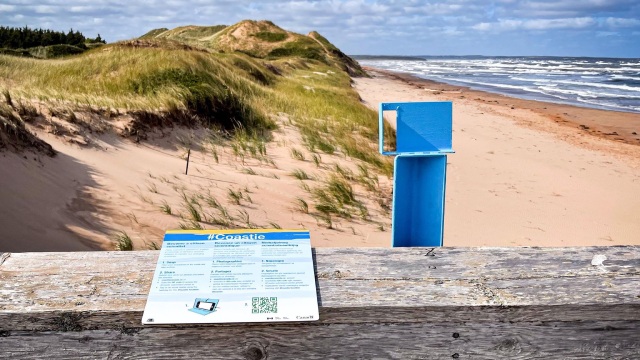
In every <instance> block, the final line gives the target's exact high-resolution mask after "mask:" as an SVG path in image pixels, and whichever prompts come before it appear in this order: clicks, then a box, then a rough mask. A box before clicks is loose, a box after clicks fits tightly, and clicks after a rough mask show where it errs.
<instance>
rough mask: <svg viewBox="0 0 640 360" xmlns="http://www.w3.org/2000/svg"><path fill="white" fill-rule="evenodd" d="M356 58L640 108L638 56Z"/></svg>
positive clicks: (485, 86)
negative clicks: (613, 57) (633, 57)
mask: <svg viewBox="0 0 640 360" xmlns="http://www.w3.org/2000/svg"><path fill="white" fill-rule="evenodd" d="M355 58H356V59H357V60H358V62H359V63H360V64H361V65H365V66H371V67H376V68H380V69H386V70H393V71H399V72H406V73H410V74H413V75H416V76H418V77H421V78H424V79H429V80H434V81H439V82H443V83H448V84H453V85H462V86H467V87H470V88H472V89H478V90H484V91H489V92H494V93H500V94H504V95H508V96H513V97H518V98H524V99H531V100H541V101H549V102H557V103H564V104H572V105H577V106H583V107H593V108H598V109H606V110H617V111H626V112H635V113H640V59H611V58H569V57H567V58H565V57H420V58H411V59H401V58H398V59H394V58H388V57H387V58H376V57H366V58H365V57H355Z"/></svg>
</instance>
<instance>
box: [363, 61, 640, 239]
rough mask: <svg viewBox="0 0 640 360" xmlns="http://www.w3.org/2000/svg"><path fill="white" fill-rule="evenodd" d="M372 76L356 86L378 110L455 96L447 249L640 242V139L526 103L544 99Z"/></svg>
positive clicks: (446, 229)
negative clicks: (597, 131)
mask: <svg viewBox="0 0 640 360" xmlns="http://www.w3.org/2000/svg"><path fill="white" fill-rule="evenodd" d="M372 74H373V75H374V77H373V78H371V79H367V78H358V79H355V87H356V89H357V90H358V92H359V93H360V96H361V97H362V99H363V101H365V102H366V103H367V105H369V106H370V107H372V108H374V109H377V106H378V104H379V103H380V102H396V101H443V100H452V101H453V109H454V110H453V148H454V150H456V154H453V155H450V156H449V158H448V162H449V166H448V173H447V194H446V207H445V235H444V237H445V238H444V244H445V246H574V245H578V246H587V245H617V244H636V245H637V244H640V146H637V145H628V144H623V143H620V142H615V141H611V140H607V139H602V138H599V137H596V136H591V135H588V134H584V133H580V131H579V130H576V129H575V128H570V127H567V126H563V125H560V124H558V123H554V122H553V121H551V120H550V119H549V118H548V117H545V116H544V115H542V114H539V113H536V112H534V111H531V110H528V109H527V103H530V104H534V103H535V104H537V105H540V103H536V102H531V101H524V100H517V101H513V102H517V104H518V106H517V108H513V107H511V106H509V107H505V106H498V105H494V104H491V103H490V102H489V101H487V99H489V98H491V99H493V98H495V97H496V96H494V95H490V94H484V93H481V92H477V91H467V89H461V90H458V91H444V92H441V91H435V90H436V89H437V87H433V85H434V84H431V85H432V87H431V89H430V88H429V84H426V85H425V84H421V86H416V84H415V83H413V84H410V83H407V82H406V81H400V80H398V79H392V78H390V77H389V76H387V75H385V74H383V73H379V72H373V73H372ZM435 85H437V84H435ZM506 99H508V98H506ZM510 101H511V100H510ZM553 106H554V105H553V104H547V105H545V109H547V107H548V108H549V109H551V108H553ZM576 111H581V110H580V109H577V110H576ZM566 115H567V116H570V115H571V114H566ZM613 115H615V113H614V114H613Z"/></svg>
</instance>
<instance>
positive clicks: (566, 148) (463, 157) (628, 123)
mask: <svg viewBox="0 0 640 360" xmlns="http://www.w3.org/2000/svg"><path fill="white" fill-rule="evenodd" d="M371 74H372V75H373V76H372V77H371V78H355V79H354V82H355V85H354V86H355V88H356V89H357V91H358V92H359V94H360V96H361V98H362V99H363V101H364V102H365V104H366V105H368V106H370V107H372V108H374V109H377V106H378V103H379V102H384V101H387V102H392V101H440V100H450V101H453V108H454V118H453V126H454V127H453V128H454V132H453V147H454V149H455V150H456V153H455V154H453V155H450V156H449V158H448V162H449V166H448V177H447V195H446V216H445V239H444V244H445V246H574V245H585V246H586V245H617V244H640V220H639V219H640V196H638V194H640V146H638V145H637V144H636V142H637V141H638V139H636V138H634V135H632V133H633V132H636V131H638V132H640V126H638V124H640V115H639V114H625V113H616V112H610V111H599V110H589V109H583V108H576V107H571V106H565V105H555V104H548V103H541V102H535V101H525V100H517V99H512V98H507V97H504V96H500V95H493V94H489V93H483V92H478V91H472V90H469V89H465V88H460V87H455V86H449V85H444V84H438V83H433V82H429V81H423V80H419V79H415V78H411V77H408V76H406V75H394V74H390V73H383V72H379V71H371ZM607 119H608V120H607ZM278 124H279V127H280V128H279V130H277V131H276V132H275V133H274V139H273V141H272V142H270V143H269V144H267V147H266V151H267V154H268V155H269V159H270V161H272V163H268V162H265V161H258V160H256V159H255V158H250V157H246V158H239V157H238V156H237V155H234V153H233V151H232V149H231V148H230V147H229V146H228V145H227V146H223V145H220V146H218V147H215V148H212V147H211V146H198V145H194V144H198V143H201V141H200V140H201V139H202V136H203V135H202V130H196V129H174V130H166V131H157V132H156V133H153V134H150V136H149V140H148V141H143V142H141V143H139V144H136V143H134V142H133V141H131V140H129V139H123V138H121V137H119V136H117V135H115V134H112V135H108V134H106V135H95V134H88V135H87V136H88V137H89V138H90V139H89V140H90V141H89V143H90V144H91V145H90V146H87V145H86V144H84V143H78V142H77V141H76V140H77V139H76V138H77V137H71V138H69V137H65V136H54V135H52V134H50V133H48V132H47V131H43V130H42V129H38V128H32V129H31V130H32V131H34V132H36V133H37V134H38V136H39V137H41V138H42V139H43V140H45V141H47V142H48V143H49V144H51V145H52V146H53V147H54V148H55V149H56V150H57V151H58V152H59V154H58V156H56V157H55V158H48V157H46V156H42V155H36V154H33V153H30V152H27V153H24V154H15V153H11V152H7V151H4V152H2V153H0V167H1V168H2V169H3V170H2V173H3V175H2V176H3V178H2V186H1V187H0V199H2V202H3V205H2V207H0V229H2V230H1V235H2V236H0V250H2V251H74V250H113V249H114V236H115V235H117V234H121V233H122V232H125V233H127V234H128V235H129V236H130V237H131V238H132V240H133V243H134V248H135V249H138V250H144V249H148V248H151V247H153V246H154V245H159V244H160V243H161V239H162V236H163V234H164V232H165V231H166V230H167V229H175V228H178V227H179V226H180V224H182V223H185V222H186V221H187V220H185V219H188V218H189V214H188V209H187V208H186V201H190V202H192V203H194V204H198V205H197V206H198V207H199V209H200V212H201V216H203V217H204V218H205V220H206V222H207V223H211V222H215V221H220V219H221V218H222V217H225V216H226V219H227V220H229V221H233V222H234V224H235V225H234V226H241V227H275V226H278V227H282V228H306V229H309V230H310V231H311V238H312V244H313V246H316V247H321V246H331V247H362V246H374V247H388V246H390V237H391V233H390V231H389V230H390V225H391V216H390V213H389V212H388V211H384V210H383V209H381V207H380V206H379V205H378V204H380V202H385V201H386V202H388V201H389V199H390V198H391V184H392V180H391V179H389V178H387V177H385V176H378V182H379V190H378V193H379V194H378V195H379V196H382V198H379V197H375V196H372V194H371V193H369V192H367V191H365V190H364V189H363V188H362V186H360V185H356V184H354V190H355V192H356V196H357V197H358V198H359V199H361V200H362V201H363V203H364V204H366V206H367V208H368V210H369V219H368V220H367V221H364V220H360V219H358V218H353V219H351V220H346V219H341V218H335V219H334V222H333V223H332V225H331V227H330V228H329V227H328V226H327V224H325V223H323V222H322V221H321V220H320V219H318V218H317V217H316V216H314V215H313V214H312V213H305V212H304V211H303V210H301V203H300V201H299V199H303V200H305V201H306V202H307V203H308V204H309V207H311V203H312V201H311V198H310V197H311V196H310V195H309V193H308V191H306V190H305V185H304V184H306V185H307V186H309V187H311V188H313V187H314V186H318V185H319V184H320V183H321V182H320V181H319V180H320V179H323V178H326V177H327V176H330V174H331V173H332V171H333V170H334V169H335V166H336V165H338V166H340V167H342V168H346V169H351V171H353V172H355V173H357V171H358V164H359V162H358V161H357V160H354V159H352V158H349V157H345V156H344V155H340V154H337V153H336V154H334V155H327V154H322V163H321V164H320V165H319V166H316V165H315V164H314V162H313V161H311V158H312V154H311V153H309V152H307V151H306V149H305V148H304V146H303V145H302V137H301V134H300V132H299V130H298V129H297V128H296V127H295V126H293V125H292V124H291V123H290V122H289V121H288V120H287V119H286V116H283V115H281V118H280V119H279V120H278ZM581 125H582V126H581ZM65 126H67V125H65ZM68 126H73V125H68ZM73 130H74V129H70V131H69V133H73ZM610 133H616V134H618V135H606V134H610ZM189 144H192V145H189ZM372 145H373V144H372ZM189 146H191V147H192V148H193V150H192V152H191V164H190V167H189V175H185V174H184V170H185V157H186V149H187V147H189ZM292 148H297V149H299V150H300V151H301V152H302V154H303V156H304V160H299V159H298V160H296V159H294V158H293V157H292V156H291V154H290V152H291V149H292ZM214 153H215V154H214ZM296 170H303V171H304V172H306V173H308V174H309V175H310V177H311V179H309V180H304V181H301V180H298V179H296V178H295V177H294V176H292V173H293V172H295V171H296ZM230 192H234V193H236V194H237V193H242V198H241V199H240V200H239V201H238V202H236V201H234V200H233V199H232V198H231V196H230ZM185 196H186V198H188V199H189V200H185ZM211 199H215V201H217V202H219V203H220V204H221V206H220V208H214V207H211V206H209V205H208V204H210V203H211V202H212V200H211ZM220 209H224V211H226V212H227V213H228V216H227V215H224V214H223V210H220ZM207 227H210V228H215V226H207Z"/></svg>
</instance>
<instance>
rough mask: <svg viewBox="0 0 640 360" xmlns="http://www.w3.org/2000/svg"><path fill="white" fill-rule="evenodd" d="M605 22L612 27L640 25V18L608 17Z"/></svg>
mask: <svg viewBox="0 0 640 360" xmlns="http://www.w3.org/2000/svg"><path fill="white" fill-rule="evenodd" d="M605 23H606V24H607V25H609V26H611V27H614V28H616V27H640V20H638V19H628V18H613V17H610V18H607V19H606V20H605Z"/></svg>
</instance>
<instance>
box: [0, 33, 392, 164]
mask: <svg viewBox="0 0 640 360" xmlns="http://www.w3.org/2000/svg"><path fill="white" fill-rule="evenodd" d="M254 25H255V26H254ZM239 28H242V29H244V30H243V31H244V32H242V31H240V32H242V33H243V36H244V39H245V41H244V43H246V44H249V43H252V42H253V43H256V44H258V45H256V47H255V48H259V47H261V46H263V43H265V42H266V43H269V44H271V47H270V48H264V49H262V50H264V51H268V52H267V54H269V53H272V52H273V50H274V49H281V48H284V47H283V46H284V45H283V44H281V43H282V42H281V41H275V42H273V41H272V40H273V38H272V36H271V35H265V33H274V32H278V31H280V32H281V33H283V34H286V35H287V37H294V38H296V39H298V38H299V39H303V40H301V41H302V42H304V43H305V44H308V46H310V47H311V46H312V45H313V44H315V45H313V46H317V47H318V48H321V49H322V52H323V54H326V53H325V52H324V51H325V50H324V48H331V49H332V50H333V49H335V47H333V46H332V45H330V43H328V41H326V39H324V38H322V40H323V41H324V42H326V44H323V45H321V44H320V43H319V42H318V41H316V40H314V39H312V38H309V37H306V36H303V35H298V34H294V35H295V36H294V35H291V34H293V33H289V32H285V31H284V30H281V29H280V28H277V27H275V25H273V24H272V23H270V22H251V21H245V22H241V23H239V24H236V25H234V26H230V27H224V28H222V27H215V26H214V27H206V28H198V27H183V28H178V29H174V30H169V31H163V32H161V33H159V34H155V36H156V37H160V38H161V39H144V40H134V41H130V42H123V43H117V44H112V45H107V46H104V47H102V48H99V49H95V50H92V51H89V52H87V53H84V54H82V55H79V56H75V57H71V58H66V59H62V60H47V61H42V60H35V59H25V58H17V57H11V56H0V91H7V92H8V93H9V94H10V96H11V97H13V98H14V99H29V100H34V99H35V100H38V101H40V102H41V103H45V104H49V105H48V106H53V107H55V106H66V107H72V108H83V109H104V108H107V109H114V110H117V111H124V112H131V113H140V112H146V113H162V114H165V115H166V117H169V118H171V117H175V118H180V119H181V120H180V122H181V123H183V124H184V123H185V121H186V122H189V121H192V120H193V121H198V122H204V123H206V124H210V125H215V126H219V127H224V128H227V129H233V128H237V127H238V126H242V127H244V128H246V129H248V130H249V132H252V133H263V131H262V130H264V129H271V128H273V126H274V123H273V122H272V120H271V118H270V116H271V115H272V114H277V113H286V114H289V115H290V117H291V119H292V121H294V122H295V123H296V124H297V125H298V126H299V127H300V129H301V130H302V133H303V135H304V137H305V141H306V143H307V146H308V147H309V148H310V149H311V148H313V149H314V150H315V149H320V151H325V152H335V151H342V152H344V153H345V154H346V155H349V156H351V157H354V158H358V159H361V160H364V161H366V162H368V163H370V164H372V165H374V166H376V167H377V168H378V169H380V170H382V171H383V172H384V173H386V174H389V173H390V171H391V170H390V169H391V163H390V161H388V160H387V159H385V158H382V157H380V156H379V155H377V152H376V148H375V146H374V144H375V142H376V140H377V135H376V134H377V121H376V114H375V113H374V112H373V111H371V110H369V109H367V108H366V107H365V106H364V105H362V104H361V103H360V100H359V96H358V94H357V93H356V92H355V91H353V90H352V89H351V86H350V78H349V76H348V75H347V74H346V73H344V72H343V71H341V68H342V67H341V66H337V65H336V64H335V63H334V62H333V61H328V60H327V59H326V58H325V59H319V60H314V59H309V58H307V57H304V56H302V57H300V56H295V54H293V55H291V54H290V55H289V56H277V57H276V56H266V57H267V59H255V58H254V57H251V56H247V55H246V54H244V53H247V52H249V51H243V52H244V53H239V52H234V53H230V52H228V51H225V52H223V53H219V52H212V51H208V50H207V49H202V48H192V47H190V46H185V45H183V43H185V42H186V43H188V44H195V43H197V44H200V45H202V42H201V41H199V40H193V39H201V38H202V37H201V36H204V37H205V38H207V37H208V38H209V39H210V40H209V41H213V40H211V35H212V34H219V36H218V38H216V39H217V40H216V41H219V40H220V39H225V38H228V37H229V36H232V34H234V33H235V34H236V35H238V34H239V33H240V32H238V29H239ZM220 29H222V30H220ZM278 29H280V30H278ZM251 31H254V32H251ZM255 34H259V35H256V36H253V35H255ZM163 37H164V38H163ZM166 38H179V39H183V40H184V39H190V40H184V41H182V42H177V41H173V40H168V39H166ZM262 38H265V39H267V40H263V39H262ZM278 38H281V37H276V40H277V39H278ZM294 40H295V39H294ZM194 41H195V42H194ZM287 41H289V40H287ZM296 41H297V40H296ZM296 41H289V42H288V43H293V44H296ZM285 42H286V41H285ZM220 44H224V41H222V42H218V46H222V45H220ZM250 47H251V46H248V45H247V48H250ZM222 48H224V46H222ZM269 49H270V50H269ZM314 49H316V48H314ZM227 50H229V49H227ZM323 56H324V55H323ZM312 58H313V57H312ZM318 74H323V75H318ZM142 119H143V120H144V119H147V118H145V117H143V118H142ZM254 130H257V131H254ZM362 139H367V141H360V140H362Z"/></svg>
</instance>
